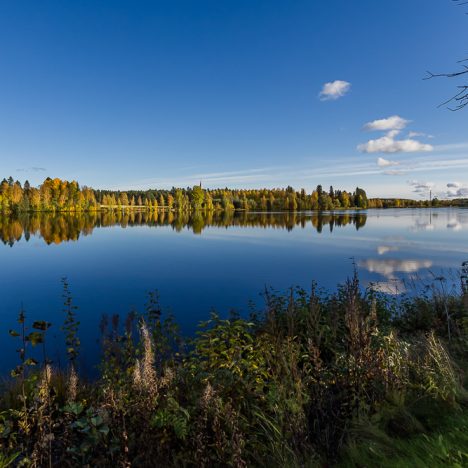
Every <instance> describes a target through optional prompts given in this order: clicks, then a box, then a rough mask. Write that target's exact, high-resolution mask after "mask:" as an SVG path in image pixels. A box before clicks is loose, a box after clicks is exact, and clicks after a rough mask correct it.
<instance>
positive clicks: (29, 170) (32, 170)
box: [16, 167, 47, 172]
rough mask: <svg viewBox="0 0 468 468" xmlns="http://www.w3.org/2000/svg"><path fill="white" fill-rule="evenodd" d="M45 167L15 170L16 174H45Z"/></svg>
mask: <svg viewBox="0 0 468 468" xmlns="http://www.w3.org/2000/svg"><path fill="white" fill-rule="evenodd" d="M45 171H47V169H46V168H45V167H20V168H18V169H16V172H45Z"/></svg>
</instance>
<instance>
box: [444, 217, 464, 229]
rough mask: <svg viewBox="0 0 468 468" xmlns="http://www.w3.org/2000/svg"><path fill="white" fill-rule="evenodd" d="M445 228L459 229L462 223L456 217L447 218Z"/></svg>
mask: <svg viewBox="0 0 468 468" xmlns="http://www.w3.org/2000/svg"><path fill="white" fill-rule="evenodd" d="M447 229H451V230H453V231H461V230H462V229H463V226H462V223H461V222H460V221H458V219H449V220H448V222H447Z"/></svg>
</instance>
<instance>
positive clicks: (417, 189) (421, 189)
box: [408, 180, 435, 197]
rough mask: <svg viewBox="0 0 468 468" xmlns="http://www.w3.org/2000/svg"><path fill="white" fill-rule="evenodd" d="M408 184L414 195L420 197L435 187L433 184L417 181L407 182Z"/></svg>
mask: <svg viewBox="0 0 468 468" xmlns="http://www.w3.org/2000/svg"><path fill="white" fill-rule="evenodd" d="M408 184H409V185H410V186H411V187H412V189H413V192H414V193H417V194H419V195H421V196H422V197H423V196H425V195H427V193H428V192H429V191H430V190H432V189H433V188H434V187H435V184H434V183H433V182H421V181H419V180H409V181H408Z"/></svg>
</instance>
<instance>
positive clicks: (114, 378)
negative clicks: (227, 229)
mask: <svg viewBox="0 0 468 468" xmlns="http://www.w3.org/2000/svg"><path fill="white" fill-rule="evenodd" d="M436 283H438V284H440V283H441V281H440V279H438V281H437V282H436ZM78 315H79V314H78V311H77V309H76V307H75V306H74V304H73V300H72V296H71V294H70V292H69V290H68V285H67V284H66V283H64V324H63V325H62V329H63V331H64V336H65V340H66V345H67V355H68V367H67V369H66V370H61V371H59V370H58V369H57V368H56V367H54V363H51V362H49V361H48V357H47V346H46V344H47V340H48V338H47V335H48V333H49V328H50V327H51V325H50V324H49V323H47V322H35V323H33V324H28V321H27V317H25V314H24V313H21V314H20V317H19V323H18V328H17V330H11V331H10V334H11V335H12V339H15V340H17V341H18V344H19V346H18V349H19V351H18V358H19V365H18V367H17V368H16V369H14V370H13V372H12V375H13V378H12V379H11V380H8V381H6V382H5V384H4V386H3V389H2V392H1V398H0V447H1V451H2V453H3V455H2V457H3V458H0V466H7V465H8V463H11V464H13V465H22V466H111V465H113V466H138V467H140V466H226V465H227V466H237V467H243V466H264V465H267V464H269V465H271V466H324V465H326V466H334V465H336V466H355V467H358V466H427V465H430V466H464V465H465V464H466V463H468V454H467V450H466V446H467V444H466V442H467V438H466V437H467V436H466V433H467V431H466V429H467V401H468V400H467V397H466V392H465V390H464V383H465V382H464V372H463V366H464V365H465V364H466V362H467V360H466V358H467V355H468V352H467V351H468V348H467V343H468V335H467V325H468V291H466V288H464V287H463V286H462V287H461V289H460V290H459V291H458V292H454V293H452V294H447V293H443V292H441V290H440V289H437V288H436V287H435V286H434V288H432V289H431V288H429V289H427V290H426V293H425V294H423V295H420V296H418V297H413V298H412V297H407V298H403V299H399V300H395V299H391V298H389V297H388V296H385V295H382V294H379V293H376V292H374V291H371V290H369V291H365V292H363V291H362V290H361V288H360V287H359V282H358V278H357V277H356V276H355V277H354V278H352V279H350V280H349V281H347V282H346V284H344V285H341V286H339V287H338V288H337V290H336V291H335V292H325V291H320V290H318V289H317V288H316V287H315V286H313V287H312V289H311V291H310V292H306V291H304V290H301V289H296V290H291V291H290V292H289V293H288V294H285V295H277V294H273V293H271V292H269V291H266V292H265V308H264V310H262V311H252V312H251V315H250V317H249V318H248V319H244V318H240V317H237V316H233V317H231V318H230V319H228V320H222V319H220V318H219V317H217V316H216V315H213V316H212V317H211V319H210V320H209V321H207V322H205V323H203V324H201V325H200V329H199V332H198V334H197V336H196V337H195V338H193V339H191V340H189V341H187V340H184V339H182V337H180V336H179V334H178V332H177V327H176V326H175V324H174V322H173V321H172V320H171V319H170V318H168V319H164V318H163V316H162V313H161V310H160V307H159V305H158V301H157V297H156V296H155V295H154V294H152V295H150V296H149V300H148V304H147V308H146V310H145V311H144V312H143V313H141V314H136V313H131V314H129V315H128V316H127V317H124V318H122V319H120V318H119V317H117V316H115V317H112V318H110V319H107V318H104V319H103V321H102V324H101V332H102V338H101V340H102V360H101V364H100V377H99V379H98V380H96V381H93V382H86V381H83V380H82V379H81V378H80V375H79V365H78V362H79V348H80V343H79V327H78V321H77V320H78V317H77V316H78ZM33 346H35V347H36V348H42V349H43V350H44V353H43V357H42V359H41V362H37V361H35V360H34V359H32V358H31V357H30V356H31V354H30V351H31V349H32V347H33ZM2 460H3V461H2ZM2 464H3V465H2Z"/></svg>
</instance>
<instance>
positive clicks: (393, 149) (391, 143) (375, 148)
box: [358, 135, 434, 153]
mask: <svg viewBox="0 0 468 468" xmlns="http://www.w3.org/2000/svg"><path fill="white" fill-rule="evenodd" d="M433 149H434V148H433V147H432V146H431V145H428V144H425V143H421V142H419V141H417V140H412V139H411V138H407V139H405V140H395V139H394V136H389V135H386V136H383V137H381V138H377V139H376V140H369V141H368V142H367V143H363V144H361V145H359V146H358V150H359V151H362V152H363V153H417V152H421V151H432V150H433Z"/></svg>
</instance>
